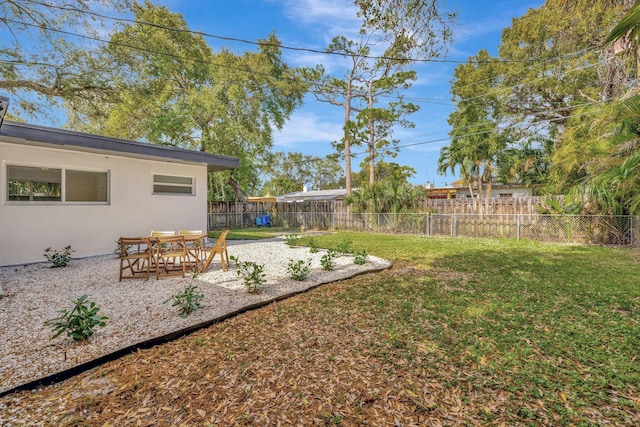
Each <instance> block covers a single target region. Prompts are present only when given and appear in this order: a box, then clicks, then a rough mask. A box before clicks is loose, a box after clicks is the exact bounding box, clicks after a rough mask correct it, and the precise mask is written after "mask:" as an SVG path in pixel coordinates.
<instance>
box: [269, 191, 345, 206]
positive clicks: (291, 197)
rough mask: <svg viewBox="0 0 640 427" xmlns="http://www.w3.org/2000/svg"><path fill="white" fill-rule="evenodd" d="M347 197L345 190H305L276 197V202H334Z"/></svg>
mask: <svg viewBox="0 0 640 427" xmlns="http://www.w3.org/2000/svg"><path fill="white" fill-rule="evenodd" d="M346 195H347V190H346V189H344V188H340V189H336V190H307V189H306V188H305V189H303V190H302V191H296V192H295V193H288V194H284V195H282V196H277V197H276V201H277V202H289V203H293V202H311V201H314V202H329V201H334V200H343V199H344V198H345V196H346Z"/></svg>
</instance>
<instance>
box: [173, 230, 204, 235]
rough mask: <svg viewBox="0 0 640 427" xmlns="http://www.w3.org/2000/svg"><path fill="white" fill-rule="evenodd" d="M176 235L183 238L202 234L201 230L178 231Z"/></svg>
mask: <svg viewBox="0 0 640 427" xmlns="http://www.w3.org/2000/svg"><path fill="white" fill-rule="evenodd" d="M178 234H181V235H183V236H192V235H200V234H202V230H179V231H178Z"/></svg>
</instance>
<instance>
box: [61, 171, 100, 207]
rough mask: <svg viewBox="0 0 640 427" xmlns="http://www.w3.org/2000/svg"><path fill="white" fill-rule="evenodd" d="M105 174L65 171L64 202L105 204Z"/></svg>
mask: <svg viewBox="0 0 640 427" xmlns="http://www.w3.org/2000/svg"><path fill="white" fill-rule="evenodd" d="M108 182H109V181H108V177H107V172H91V171H77V170H67V171H65V184H64V188H65V200H66V201H67V202H105V203H106V202H107V201H108V200H107V195H108Z"/></svg>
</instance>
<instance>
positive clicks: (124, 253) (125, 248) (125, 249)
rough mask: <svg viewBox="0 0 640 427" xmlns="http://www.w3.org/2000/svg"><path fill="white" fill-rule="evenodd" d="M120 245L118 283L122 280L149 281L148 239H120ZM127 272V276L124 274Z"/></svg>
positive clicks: (149, 242)
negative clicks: (140, 279) (141, 279)
mask: <svg viewBox="0 0 640 427" xmlns="http://www.w3.org/2000/svg"><path fill="white" fill-rule="evenodd" d="M118 244H119V245H120V280H119V281H120V282H122V279H138V278H144V279H146V280H149V271H150V268H151V256H152V253H151V252H152V246H151V241H150V240H149V238H148V237H121V238H120V239H118ZM127 271H129V272H130V274H129V275H125V274H124V273H125V272H127Z"/></svg>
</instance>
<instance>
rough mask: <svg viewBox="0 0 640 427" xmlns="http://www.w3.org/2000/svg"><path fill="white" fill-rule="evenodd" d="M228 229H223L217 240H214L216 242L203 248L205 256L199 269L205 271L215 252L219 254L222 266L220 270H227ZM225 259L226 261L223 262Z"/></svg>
mask: <svg viewBox="0 0 640 427" xmlns="http://www.w3.org/2000/svg"><path fill="white" fill-rule="evenodd" d="M228 233H229V230H224V231H223V232H222V233H221V234H220V237H218V240H216V244H215V245H213V246H212V247H210V248H205V250H204V253H205V255H206V258H205V260H204V262H203V263H202V269H201V271H205V270H206V269H207V267H209V264H211V261H213V258H214V257H215V256H216V254H220V264H221V267H222V271H227V265H229V252H227V234H228ZM225 261H226V262H225Z"/></svg>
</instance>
